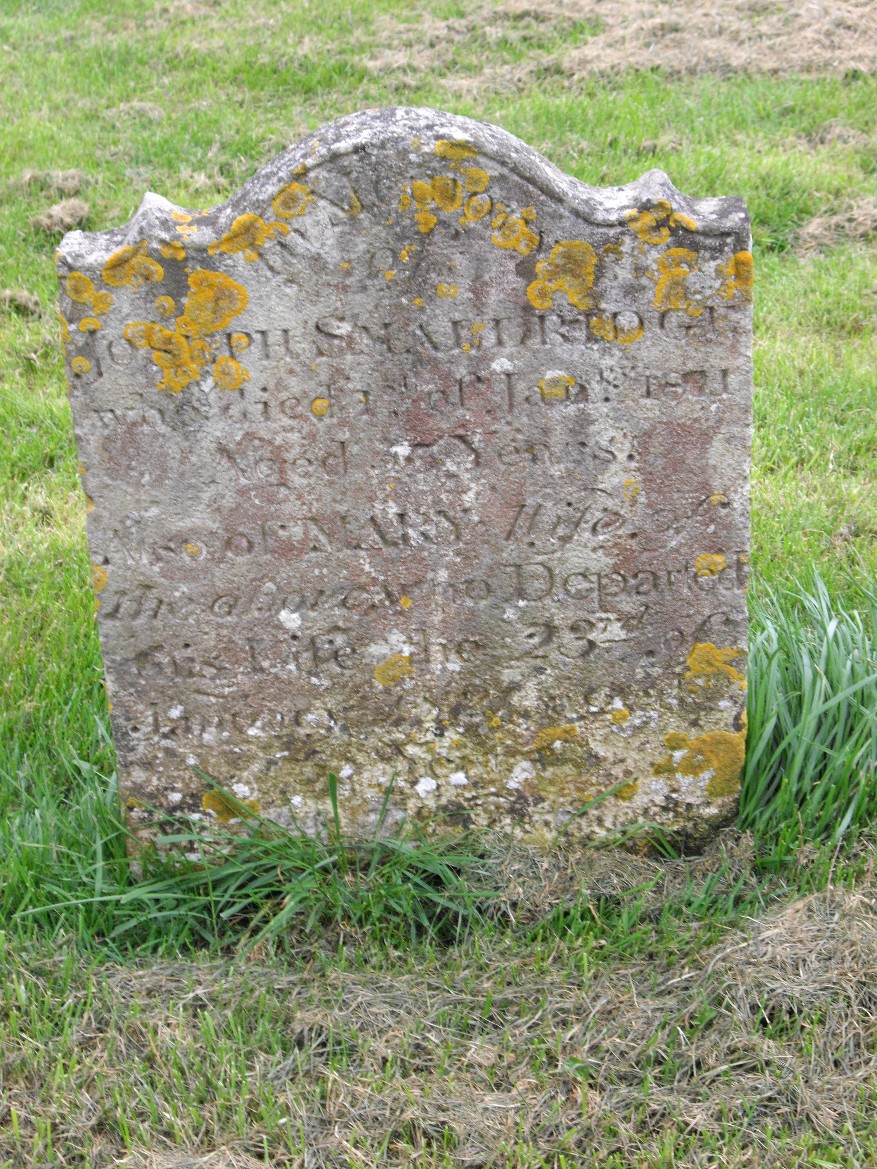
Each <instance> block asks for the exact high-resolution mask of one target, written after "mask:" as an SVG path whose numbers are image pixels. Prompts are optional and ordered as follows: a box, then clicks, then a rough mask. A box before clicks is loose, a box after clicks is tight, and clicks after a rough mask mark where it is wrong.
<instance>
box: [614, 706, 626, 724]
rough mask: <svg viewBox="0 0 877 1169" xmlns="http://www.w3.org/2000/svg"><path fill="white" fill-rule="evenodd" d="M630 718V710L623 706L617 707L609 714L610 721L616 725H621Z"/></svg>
mask: <svg viewBox="0 0 877 1169" xmlns="http://www.w3.org/2000/svg"><path fill="white" fill-rule="evenodd" d="M629 719H630V711H629V710H625V709H624V707H623V706H619V707H617V708H616V709H615V710H613V711H612V713H611V714H610V715H609V721H610V722H613V723H615V725H616V726H621V725H622V724H623V723H626V722H627V721H628V720H629Z"/></svg>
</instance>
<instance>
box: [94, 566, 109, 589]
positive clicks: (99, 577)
mask: <svg viewBox="0 0 877 1169" xmlns="http://www.w3.org/2000/svg"><path fill="white" fill-rule="evenodd" d="M108 580H109V577H108V576H107V570H106V569H105V568H102V567H101V566H100V565H99V564H92V566H91V587H92V588H93V589H94V591H95V592H96V593H102V592H103V591H104V589H105V588H106V587H107V581H108Z"/></svg>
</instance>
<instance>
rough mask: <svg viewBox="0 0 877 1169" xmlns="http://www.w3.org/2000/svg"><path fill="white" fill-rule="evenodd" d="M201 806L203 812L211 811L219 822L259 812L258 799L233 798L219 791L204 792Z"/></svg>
mask: <svg viewBox="0 0 877 1169" xmlns="http://www.w3.org/2000/svg"><path fill="white" fill-rule="evenodd" d="M201 807H202V808H203V809H204V811H205V812H212V813H213V814H214V816H215V817H216V819H217V820H218V821H219V823H220V824H229V823H231V821H232V820H243V819H246V818H247V817H248V816H254V815H257V814H258V812H259V807H260V804H259V801H258V800H235V799H233V798H232V797H230V796H226V795H224V794H223V793H222V792H221V791H216V790H214V791H209V792H205V793H204V795H203V796H202V797H201Z"/></svg>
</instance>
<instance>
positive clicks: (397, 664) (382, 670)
mask: <svg viewBox="0 0 877 1169" xmlns="http://www.w3.org/2000/svg"><path fill="white" fill-rule="evenodd" d="M413 673H414V670H413V669H412V667H411V657H410V655H409V654H392V655H391V656H390V657H388V658H387V660H386V661H384V662H381V664H380V665H379V666H375V677H376V678H377V680H378V681H379V682H380V684H381V685H382V686H395V685H396V683H397V682H401V681H402V679H403V678H410V677H411V676H412V675H413Z"/></svg>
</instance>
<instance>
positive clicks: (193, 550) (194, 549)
mask: <svg viewBox="0 0 877 1169" xmlns="http://www.w3.org/2000/svg"><path fill="white" fill-rule="evenodd" d="M183 551H184V552H185V553H186V555H187V556H189V557H190V558H191V559H192V560H196V559H197V558H198V556H199V555H200V554H201V545H200V544H184V545H183Z"/></svg>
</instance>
